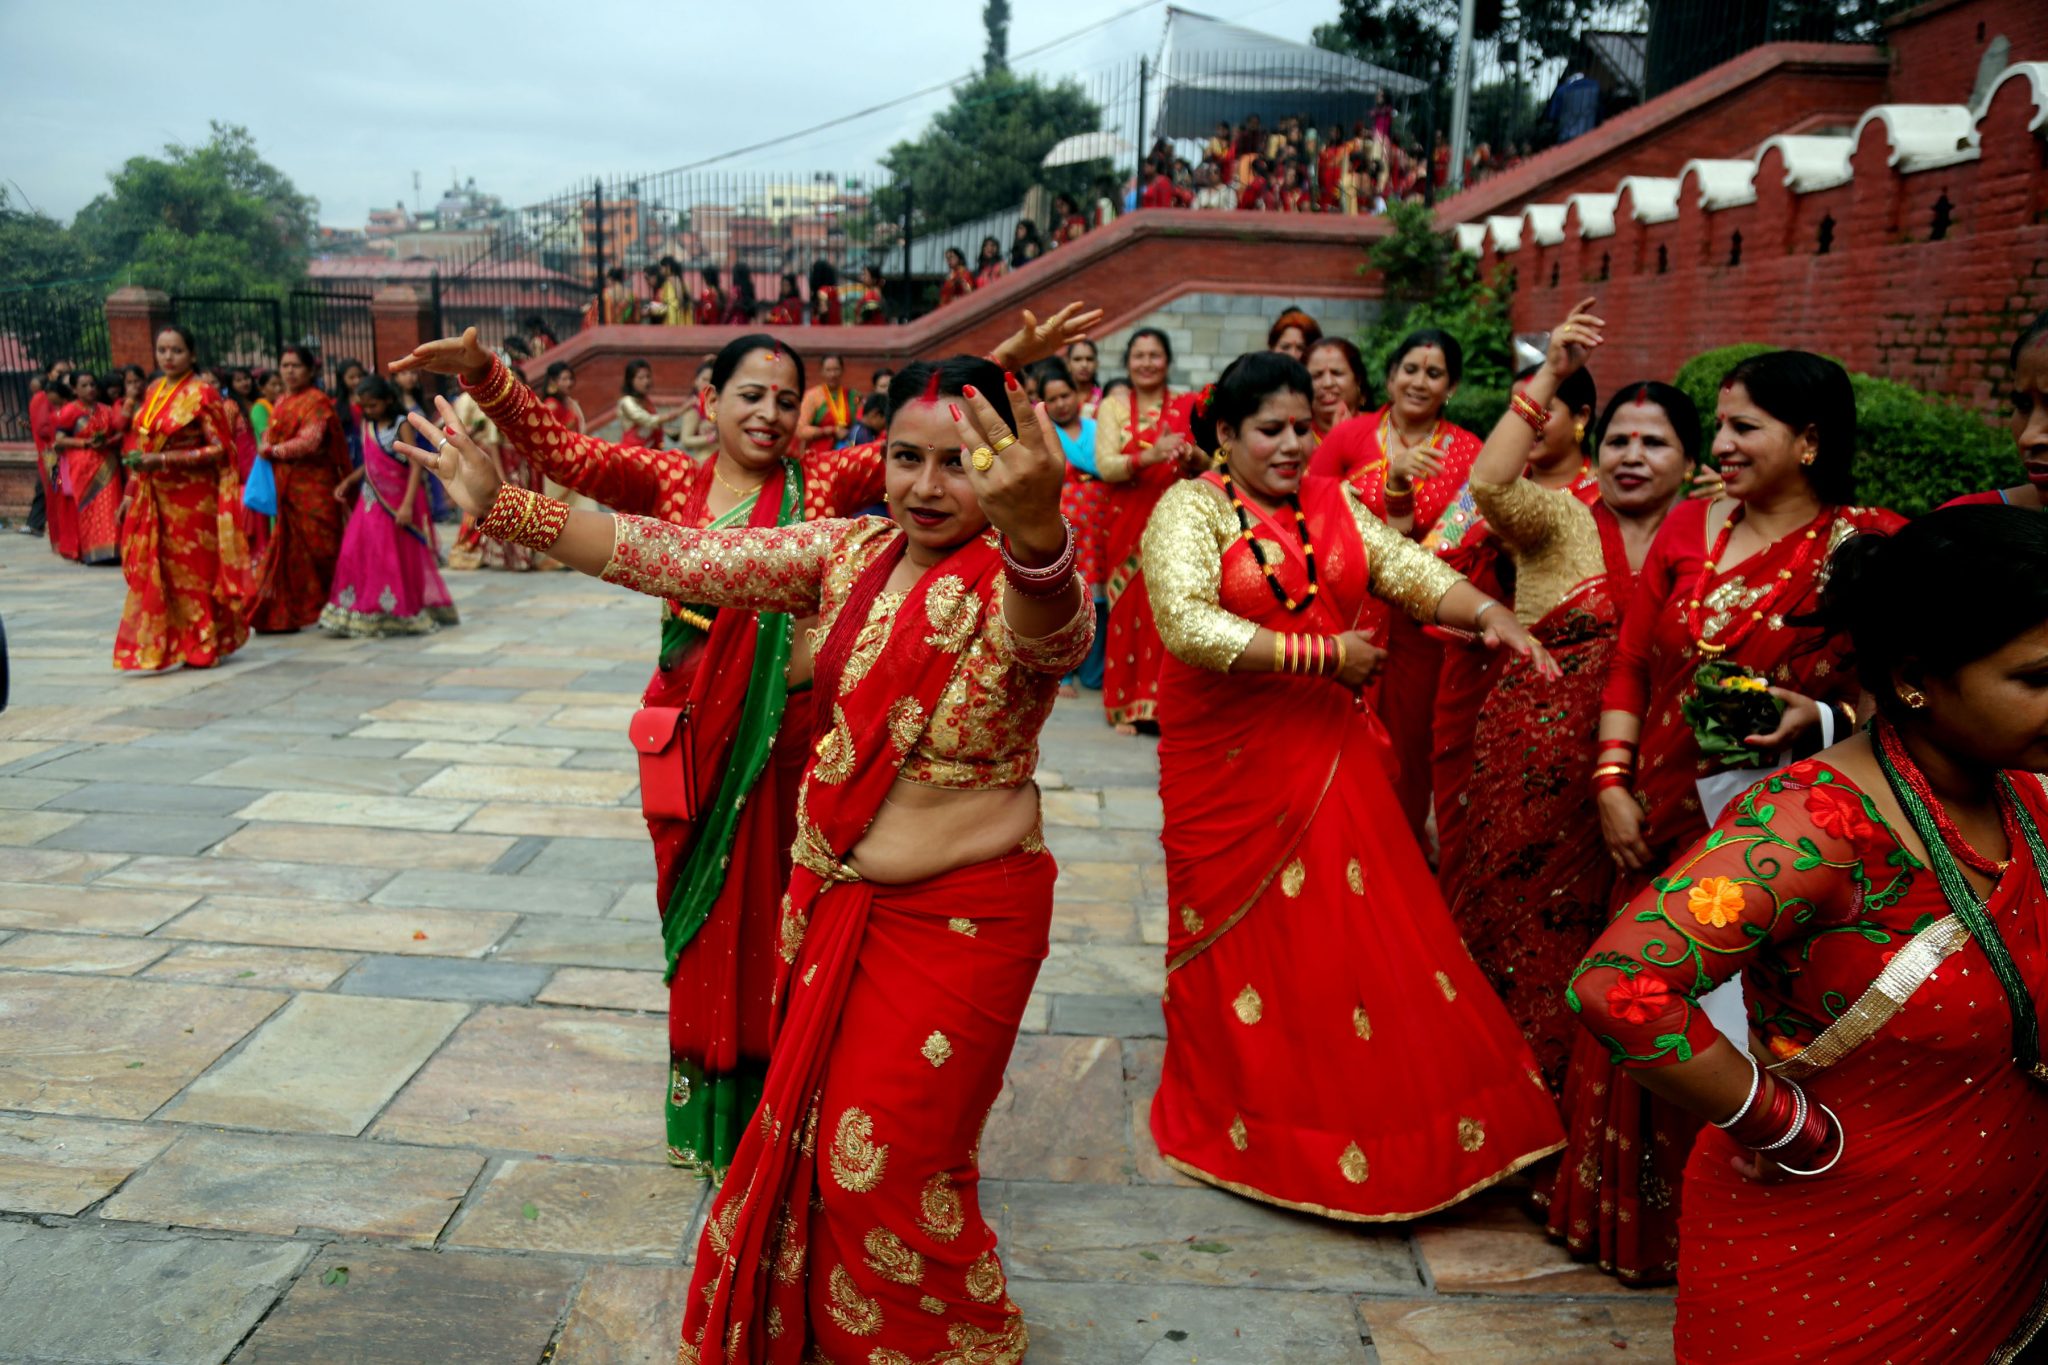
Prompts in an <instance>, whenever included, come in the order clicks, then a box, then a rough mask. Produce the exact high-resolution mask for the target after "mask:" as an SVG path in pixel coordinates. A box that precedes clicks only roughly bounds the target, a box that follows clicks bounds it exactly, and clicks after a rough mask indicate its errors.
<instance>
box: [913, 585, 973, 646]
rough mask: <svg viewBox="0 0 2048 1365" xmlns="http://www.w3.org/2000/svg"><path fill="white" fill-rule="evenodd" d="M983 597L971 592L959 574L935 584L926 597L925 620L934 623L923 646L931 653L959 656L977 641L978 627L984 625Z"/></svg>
mask: <svg viewBox="0 0 2048 1365" xmlns="http://www.w3.org/2000/svg"><path fill="white" fill-rule="evenodd" d="M980 607H981V597H980V596H979V595H978V594H976V593H972V592H969V591H968V589H967V581H966V580H965V579H963V578H961V577H960V576H959V575H957V574H947V575H946V576H945V577H943V578H941V579H940V580H939V581H938V582H936V583H934V584H932V586H931V590H930V591H929V592H927V593H926V594H925V595H924V616H925V620H927V621H929V622H931V626H932V630H931V634H929V635H927V636H925V637H924V642H925V644H926V645H927V646H929V647H930V648H932V649H940V650H944V651H945V652H946V653H948V654H958V653H959V652H960V651H961V650H963V649H965V648H967V642H968V641H969V640H972V639H973V638H974V631H975V627H977V626H978V625H980V624H981V619H980V618H981V612H980Z"/></svg>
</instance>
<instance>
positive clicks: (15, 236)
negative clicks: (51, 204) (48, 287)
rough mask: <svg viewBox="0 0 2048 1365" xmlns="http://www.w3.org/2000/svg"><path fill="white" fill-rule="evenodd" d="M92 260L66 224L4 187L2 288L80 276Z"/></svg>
mask: <svg viewBox="0 0 2048 1365" xmlns="http://www.w3.org/2000/svg"><path fill="white" fill-rule="evenodd" d="M91 272H92V261H91V259H90V258H89V257H88V256H87V255H86V253H85V251H84V250H83V249H82V248H81V247H80V246H79V244H78V242H77V241H76V240H75V239H74V238H73V237H72V235H71V234H70V233H69V232H66V231H65V230H64V225H63V224H62V223H60V222H58V221H57V220H56V219H55V218H52V217H51V216H50V215H49V214H47V213H43V212H41V211H40V210H38V209H35V208H31V207H29V206H27V205H22V204H16V203H15V202H14V200H13V199H12V198H10V197H9V195H8V193H7V190H6V187H5V186H0V287H4V286H9V285H26V284H47V283H49V282H50V281H52V280H71V279H78V278H80V277H82V276H85V275H88V274H90V273H91Z"/></svg>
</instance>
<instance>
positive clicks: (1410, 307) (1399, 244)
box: [1358, 204, 1514, 430]
mask: <svg viewBox="0 0 2048 1365" xmlns="http://www.w3.org/2000/svg"><path fill="white" fill-rule="evenodd" d="M1387 216H1388V218H1389V219H1390V220H1391V221H1392V223H1393V228H1394V230H1393V232H1392V234H1391V235H1389V236H1387V237H1384V238H1382V239H1380V240H1379V241H1377V242H1375V243H1373V245H1372V246H1371V247H1370V248H1368V249H1367V251H1366V261H1367V264H1366V266H1365V267H1364V270H1365V272H1366V273H1372V272H1377V273H1378V274H1379V276H1380V279H1381V281H1382V284H1383V286H1384V288H1385V290H1386V293H1385V300H1384V303H1383V305H1382V307H1381V310H1380V317H1379V321H1377V322H1375V323H1374V324H1373V325H1372V327H1371V328H1370V329H1369V330H1367V331H1366V332H1365V334H1364V335H1363V336H1361V337H1359V338H1358V349H1359V350H1360V351H1361V352H1362V353H1363V354H1364V356H1365V368H1366V374H1365V384H1364V388H1365V391H1366V399H1367V402H1368V404H1369V405H1370V406H1373V407H1377V406H1379V404H1380V402H1381V401H1383V400H1382V395H1381V386H1382V383H1383V377H1384V376H1385V374H1386V372H1387V362H1388V361H1389V360H1391V359H1392V358H1393V353H1394V348H1395V347H1396V346H1398V345H1400V343H1401V338H1403V337H1405V336H1407V335H1408V334H1409V333H1410V332H1413V331H1415V330H1417V329H1418V328H1423V327H1441V328H1442V329H1443V330H1444V331H1446V332H1449V333H1450V334H1451V335H1452V336H1454V337H1456V338H1457V339H1458V345H1459V347H1460V348H1462V349H1463V351H1464V353H1465V368H1464V376H1463V383H1464V385H1465V386H1466V387H1467V388H1470V389H1480V390H1500V391H1502V394H1503V398H1502V401H1503V403H1504V402H1505V401H1506V400H1505V397H1504V395H1505V391H1506V389H1507V387H1508V385H1509V384H1510V383H1511V382H1512V381H1513V379H1514V369H1513V355H1514V326H1513V324H1512V323H1510V322H1509V320H1508V296H1507V292H1506V291H1505V290H1504V289H1500V288H1497V287H1495V286H1494V285H1493V284H1491V283H1488V282H1487V281H1484V280H1481V279H1480V278H1479V264H1478V262H1477V261H1475V260H1474V259H1473V258H1472V257H1471V256H1469V255H1467V254H1466V253H1465V252H1462V251H1460V250H1458V248H1457V241H1456V239H1455V238H1454V237H1453V236H1452V235H1451V234H1450V233H1449V232H1439V231H1437V228H1436V219H1435V216H1434V212H1433V211H1432V210H1431V209H1430V208H1429V207H1428V206H1427V205H1424V204H1395V205H1393V206H1392V207H1391V208H1390V209H1389V211H1388V215H1387ZM1452 401H1453V405H1454V406H1457V407H1465V406H1466V405H1465V404H1463V403H1460V402H1459V401H1458V400H1457V399H1453V400H1452ZM1499 415H1500V409H1499V408H1495V409H1494V410H1493V411H1492V413H1491V414H1489V415H1488V416H1487V418H1486V419H1485V426H1484V427H1482V428H1481V429H1482V430H1484V429H1486V428H1490V427H1491V426H1492V425H1493V419H1494V418H1495V417H1498V416H1499Z"/></svg>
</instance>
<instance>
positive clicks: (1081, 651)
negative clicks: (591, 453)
mask: <svg viewBox="0 0 2048 1365" xmlns="http://www.w3.org/2000/svg"><path fill="white" fill-rule="evenodd" d="M615 523H616V527H617V529H616V531H615V533H614V540H613V544H612V557H611V562H610V563H608V564H607V565H605V570H604V575H603V577H604V580H605V581H606V582H607V583H616V584H619V585H620V586H622V587H627V588H631V589H633V590H634V591H636V592H643V593H647V594H649V595H650V596H654V597H667V598H672V599H676V600H680V601H688V602H702V603H707V604H709V605H711V606H718V607H735V608H738V609H740V610H742V611H755V612H763V611H779V612H788V613H790V614H792V615H795V616H813V615H814V616H816V617H817V618H818V624H817V626H816V628H815V629H814V630H813V631H812V636H811V638H812V643H813V646H814V647H815V646H816V645H818V644H821V643H822V642H823V640H824V638H825V634H826V633H827V632H828V631H830V630H831V629H832V625H833V622H834V621H836V620H837V619H838V616H839V612H840V609H841V608H842V607H843V606H844V605H845V602H846V598H847V595H848V594H849V593H850V592H851V591H852V589H853V587H854V585H855V584H856V583H857V582H858V581H859V579H860V576H861V573H862V571H863V570H865V569H866V568H867V566H868V565H869V564H870V563H872V562H873V561H874V559H875V557H876V556H878V555H880V554H881V553H882V552H883V551H884V550H886V549H888V548H889V546H890V545H891V544H892V543H893V542H894V540H895V538H896V537H897V536H899V535H901V534H902V532H901V531H900V530H899V529H898V528H897V527H896V525H895V523H893V522H890V521H885V520H883V519H882V518H880V517H860V518H855V519H853V520H823V521H810V522H805V523H803V524H802V525H799V526H777V527H767V528H750V527H741V528H735V529H732V530H720V531H708V530H695V529H690V528H686V527H681V526H675V525H672V524H670V523H668V522H664V521H656V520H653V519H651V518H648V517H635V516H621V517H618V518H616V519H615ZM1000 591H1001V590H1000V589H998V593H997V601H995V602H993V603H991V604H990V605H989V606H988V608H987V609H986V610H985V611H983V613H982V619H981V625H980V628H979V632H978V634H977V636H976V638H975V640H974V642H973V643H972V644H971V645H969V646H968V648H967V649H966V651H965V652H964V653H963V654H962V655H961V663H960V665H959V667H958V669H957V671H956V672H955V673H954V675H953V679H952V681H951V682H950V683H949V684H948V685H947V687H946V691H945V693H944V695H943V696H942V697H941V698H940V700H939V704H938V706H937V707H936V708H934V710H933V712H932V717H931V722H930V724H929V725H928V726H927V727H926V729H925V732H924V735H923V737H922V738H921V739H920V740H919V741H918V742H917V744H916V745H915V746H914V747H913V748H912V750H911V753H910V757H909V758H908V759H907V760H906V761H905V762H904V764H903V768H902V772H901V776H902V777H904V778H905V779H907V780H909V781H912V782H917V783H922V784H924V785H926V786H932V787H945V788H951V789H955V790H963V791H975V790H984V789H995V788H1006V787H1020V786H1022V785H1024V784H1025V783H1026V782H1029V781H1030V780H1031V774H1032V773H1033V771H1035V770H1036V768H1037V766H1038V732H1039V730H1040V728H1041V727H1042V726H1043V725H1044V724H1045V719H1046V717H1047V715H1049V714H1050V713H1051V711H1052V705H1053V699H1054V697H1055V696H1056V695H1057V694H1058V691H1059V680H1060V678H1061V677H1062V676H1064V675H1065V674H1066V673H1068V672H1070V671H1071V670H1072V669H1074V668H1076V667H1078V666H1079V664H1080V662H1081V660H1082V659H1084V658H1086V657H1087V654H1088V646H1089V644H1090V643H1091V642H1092V641H1093V639H1094V636H1095V613H1094V612H1093V610H1091V609H1090V608H1089V606H1088V604H1087V601H1086V598H1085V594H1084V598H1083V602H1082V606H1081V609H1080V610H1079V611H1077V612H1076V613H1075V614H1074V619H1073V620H1072V621H1071V622H1069V623H1068V624H1067V625H1064V626H1062V627H1060V629H1059V630H1057V631H1055V632H1053V633H1052V634H1051V635H1048V636H1045V637H1044V638H1042V639H1035V640H1034V639H1026V638H1023V637H1021V636H1018V635H1016V634H1014V633H1013V632H1012V631H1011V630H1010V627H1009V623H1008V621H1007V620H1006V619H1005V617H1004V615H1003V612H1002V610H1001V604H1000ZM905 596H906V594H904V593H901V592H885V593H883V594H881V595H880V596H879V597H877V598H876V599H875V605H874V608H873V609H872V610H871V611H870V613H869V615H868V619H867V622H866V623H865V624H864V625H863V626H862V628H861V632H860V635H859V637H858V638H857V639H856V641H855V643H854V648H853V653H852V656H851V657H850V658H849V660H848V662H847V665H846V675H845V677H846V680H847V682H857V681H858V680H859V679H860V678H861V677H863V676H865V674H866V672H867V670H868V668H870V667H872V666H873V665H874V662H875V659H876V658H877V657H878V656H879V655H880V654H881V652H882V647H883V644H884V643H885V642H886V641H887V639H888V637H889V631H890V629H891V627H892V626H893V624H894V622H895V619H896V612H897V610H898V608H900V607H901V606H902V605H903V602H904V598H905Z"/></svg>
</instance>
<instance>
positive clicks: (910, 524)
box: [883, 397, 988, 554]
mask: <svg viewBox="0 0 2048 1365" xmlns="http://www.w3.org/2000/svg"><path fill="white" fill-rule="evenodd" d="M959 401H960V400H959V399H958V398H946V397H941V398H939V399H938V400H937V401H935V402H933V401H927V400H924V399H919V400H918V401H916V402H913V403H908V404H905V405H904V406H903V407H902V408H900V409H898V410H897V412H896V413H895V415H894V416H892V417H891V418H890V419H889V447H888V448H889V455H888V464H887V465H886V467H885V469H884V472H883V486H884V487H885V488H886V489H887V491H888V495H889V512H890V515H891V516H893V517H895V519H896V524H897V525H898V526H901V527H902V528H903V533H904V535H906V536H907V537H909V539H910V544H911V547H912V548H913V549H918V550H922V551H924V552H926V553H927V554H937V553H940V552H943V551H947V550H951V549H953V548H954V547H956V546H959V545H964V544H966V543H967V541H969V540H970V539H972V538H973V537H974V536H976V535H979V534H980V533H981V531H982V530H983V529H984V528H985V527H987V525H988V518H987V517H985V516H983V515H982V511H981V500H980V499H979V498H977V497H976V496H975V494H974V485H973V484H972V483H971V482H969V481H968V478H967V462H966V458H965V456H964V454H963V452H962V451H961V449H960V433H959V431H958V430H957V429H956V428H955V427H954V425H953V419H952V417H951V415H950V414H949V413H948V412H947V411H946V405H947V404H948V403H949V402H950V403H954V404H957V403H958V402H959Z"/></svg>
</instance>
